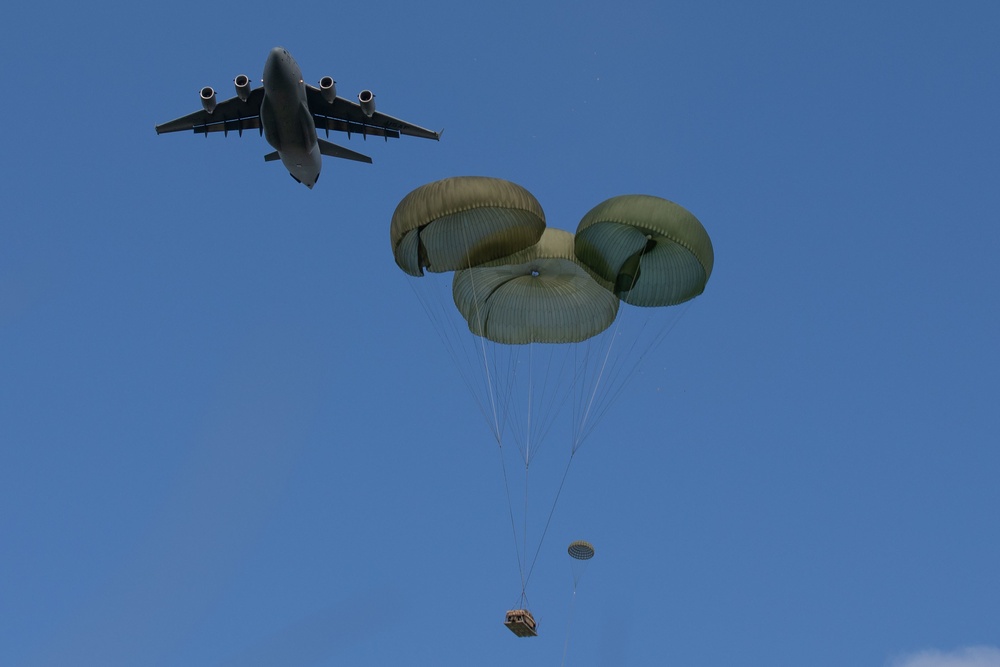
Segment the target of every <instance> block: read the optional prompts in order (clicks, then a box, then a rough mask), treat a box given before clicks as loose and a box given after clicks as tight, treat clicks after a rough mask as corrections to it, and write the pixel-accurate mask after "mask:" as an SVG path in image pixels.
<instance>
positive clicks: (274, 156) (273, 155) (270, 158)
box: [264, 151, 281, 162]
mask: <svg viewBox="0 0 1000 667" xmlns="http://www.w3.org/2000/svg"><path fill="white" fill-rule="evenodd" d="M280 159H281V156H280V155H278V151H274V152H273V153H268V154H267V155H265V156H264V162H274V161H275V160H280Z"/></svg>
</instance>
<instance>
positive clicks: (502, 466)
mask: <svg viewBox="0 0 1000 667" xmlns="http://www.w3.org/2000/svg"><path fill="white" fill-rule="evenodd" d="M497 452H498V453H499V454H500V469H501V470H502V471H503V489H504V492H506V494H507V512H508V513H509V514H510V532H511V534H512V535H513V536H514V555H515V556H517V572H518V575H519V576H520V577H521V599H522V600H524V599H525V594H524V589H525V588H527V586H528V580H527V579H526V578H525V576H524V565H525V564H524V561H522V560H521V550H520V549H519V548H518V546H517V524H516V523H515V522H514V506H513V504H512V503H511V500H510V482H508V481H507V464H506V463H505V462H504V460H503V447H498V448H497Z"/></svg>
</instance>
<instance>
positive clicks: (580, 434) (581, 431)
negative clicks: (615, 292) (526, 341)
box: [570, 318, 621, 456]
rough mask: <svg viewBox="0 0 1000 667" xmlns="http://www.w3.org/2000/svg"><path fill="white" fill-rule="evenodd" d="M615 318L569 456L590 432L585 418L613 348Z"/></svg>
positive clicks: (619, 323)
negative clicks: (612, 329)
mask: <svg viewBox="0 0 1000 667" xmlns="http://www.w3.org/2000/svg"><path fill="white" fill-rule="evenodd" d="M615 319H616V320H617V321H616V322H615V328H614V331H613V332H612V333H611V337H610V340H609V341H608V347H607V349H606V350H605V351H604V359H603V361H602V362H601V367H600V370H599V371H598V373H597V379H596V380H595V381H594V388H593V389H592V390H591V392H590V397H589V398H588V399H587V406H586V407H585V408H584V410H583V415H581V417H580V422H579V424H577V425H576V426H575V427H574V431H575V432H574V434H573V448H572V454H570V456H572V455H573V454H576V450H578V449H579V448H580V445H582V444H583V440H584V438H585V437H586V436H587V435H588V434H589V433H590V431H589V430H586V427H587V420H588V419H589V418H590V412H591V410H592V409H593V407H594V398H595V397H596V396H597V392H598V389H600V388H601V380H602V379H603V378H604V372H605V371H606V370H607V367H608V359H609V358H610V357H611V350H612V349H613V348H614V345H615V339H616V338H617V337H618V328H619V327H620V326H621V318H615Z"/></svg>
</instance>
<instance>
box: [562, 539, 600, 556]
mask: <svg viewBox="0 0 1000 667" xmlns="http://www.w3.org/2000/svg"><path fill="white" fill-rule="evenodd" d="M566 551H567V553H569V555H570V556H571V557H572V558H575V559H577V560H590V559H591V558H593V557H594V545H593V544H591V543H590V542H584V541H583V540H577V541H576V542H573V543H572V544H570V545H569V548H568V549H566Z"/></svg>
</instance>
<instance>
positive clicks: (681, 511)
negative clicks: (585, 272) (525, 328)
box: [0, 0, 1000, 667]
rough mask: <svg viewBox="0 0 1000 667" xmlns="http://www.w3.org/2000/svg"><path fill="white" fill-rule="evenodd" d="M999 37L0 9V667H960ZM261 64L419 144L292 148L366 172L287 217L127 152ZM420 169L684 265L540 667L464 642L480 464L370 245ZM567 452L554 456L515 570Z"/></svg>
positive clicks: (985, 458) (252, 175)
mask: <svg viewBox="0 0 1000 667" xmlns="http://www.w3.org/2000/svg"><path fill="white" fill-rule="evenodd" d="M234 9H235V10H234ZM998 29H1000V8H998V6H997V5H996V4H995V3H991V2H974V1H969V2H963V3H957V4H954V5H953V6H950V7H948V8H947V9H945V8H943V5H940V4H939V3H921V2H917V3H870V2H869V3H847V4H845V3H838V4H836V6H833V5H831V6H827V7H815V6H808V7H807V6H805V5H803V4H802V3H795V2H768V3H759V4H757V5H756V6H752V7H751V6H748V5H747V4H746V3H724V2H723V3H701V2H699V3H656V2H631V1H629V0H626V1H624V2H618V3H613V4H609V3H597V2H583V3H545V2H541V3H539V2H520V1H512V2H505V3H496V4H493V5H484V4H476V3H459V2H438V1H435V0H429V1H428V2H423V3H407V4H405V5H403V4H399V5H393V4H392V3H390V4H388V5H386V4H380V5H370V4H369V5H358V4H353V5H343V4H334V5H331V4H329V3H300V4H299V5H298V6H296V8H295V9H286V8H282V7H281V6H279V5H278V4H275V3H262V2H258V1H257V0H251V1H249V2H246V3H242V4H240V5H239V6H238V7H235V8H234V7H233V6H224V5H220V4H217V3H216V4H213V3H184V2H182V3H180V4H178V3H174V4H172V5H170V7H169V8H166V7H164V6H161V7H159V8H157V9H150V8H148V7H145V6H141V5H131V4H126V3H120V4H119V3H101V2H98V3H96V4H95V3H89V4H83V5H73V6H66V5H65V3H54V4H53V3H43V2H40V3H35V4H30V5H28V4H24V5H22V6H20V7H17V8H12V9H10V10H9V11H8V17H7V20H5V21H4V22H3V23H2V25H0V36H2V39H0V44H2V46H0V49H2V52H3V56H4V61H5V62H6V63H7V67H6V68H5V69H4V74H3V81H4V83H5V86H4V89H5V91H6V97H5V104H4V105H3V108H2V111H0V114H2V117H3V120H4V126H5V128H6V130H7V131H6V133H5V149H4V152H3V158H2V161H0V168H2V183H3V185H2V189H0V206H2V209H0V210H2V211H3V213H2V219H3V221H2V222H0V535H2V540H0V618H2V622H0V628H2V629H0V663H3V664H10V665H219V666H229V665H261V666H276V665H283V666H293V667H294V666H299V665H302V666H305V665H345V664H349V665H383V664H401V663H406V664H435V665H509V664H530V665H556V664H560V663H561V662H562V661H563V654H564V648H565V649H566V658H565V663H566V664H572V665H602V666H603V665H702V666H706V667H712V666H716V665H718V666H729V665H736V664H738V665H768V666H773V665H788V666H799V665H813V666H816V667H825V666H842V665H879V666H881V665H893V666H894V667H899V666H905V667H944V666H948V667H958V666H961V667H973V666H975V667H980V665H997V664H1000V657H998V656H1000V649H998V648H997V647H998V646H1000V631H998V628H1000V625H998V623H997V619H998V618H1000V579H998V577H997V566H996V564H997V563H998V562H1000V524H998V521H997V518H996V517H997V508H998V507H1000V483H998V482H1000V450H998V446H997V435H996V434H997V431H998V426H1000V423H998V419H1000V418H998V416H997V415H998V412H997V410H996V405H997V399H998V394H1000V391H998V379H1000V352H998V347H997V340H998V339H1000V314H998V313H1000V308H998V306H1000V303H998V301H1000V298H998V296H997V294H998V292H997V286H998V285H1000V273H998V270H997V268H996V256H997V254H998V250H1000V231H998V226H997V224H996V222H997V211H998V210H1000V188H998V187H997V185H998V183H1000V178H998V177H1000V157H998V156H1000V141H998V131H997V124H996V116H997V113H996V111H997V108H998V102H1000V89H998V87H997V81H998V74H1000V72H998V69H1000V66H998V63H1000V46H998V43H997V40H996V35H997V33H998ZM275 45H282V46H285V47H286V48H288V49H289V51H290V52H291V53H292V54H293V55H294V56H295V57H296V59H297V60H298V62H299V64H300V65H301V67H302V70H303V74H304V76H305V78H306V80H307V81H309V82H312V83H315V82H316V81H318V80H319V78H320V77H322V76H324V75H327V74H330V75H332V76H333V77H334V78H335V79H336V80H337V81H338V90H339V92H340V93H341V94H342V95H345V96H353V95H355V94H356V93H357V91H359V90H361V89H362V88H371V89H372V90H374V92H375V93H376V96H377V98H376V100H377V103H378V106H379V109H380V110H383V111H385V112H386V113H390V114H392V115H396V116H399V117H402V118H406V119H407V120H410V121H412V122H414V123H417V124H419V125H423V126H426V127H431V128H440V127H444V128H445V130H446V131H445V133H444V136H443V138H442V141H441V142H440V143H434V142H429V141H423V140H419V139H413V138H403V139H400V140H398V141H391V142H388V143H384V142H381V141H379V140H370V141H368V142H364V143H363V142H362V141H360V140H359V139H358V138H357V137H355V138H353V139H351V140H350V142H347V141H346V138H345V137H332V136H331V140H335V141H338V142H340V143H344V144H345V145H346V146H348V147H350V148H352V149H354V150H360V151H361V152H364V153H367V154H369V155H371V156H372V157H373V158H374V164H373V165H364V164H358V163H353V162H348V161H343V160H341V161H337V160H332V159H326V161H325V163H324V169H323V175H322V178H321V179H320V181H319V184H318V185H317V186H316V188H315V189H314V190H313V191H309V190H307V189H306V188H304V187H302V186H300V185H298V184H296V183H294V182H293V181H292V180H291V179H290V178H289V177H288V176H287V174H286V173H285V171H284V170H283V169H282V167H281V166H280V164H279V163H267V164H265V163H264V161H263V159H262V156H263V155H264V153H266V152H268V151H269V150H270V148H269V147H268V146H267V144H266V142H265V141H264V140H263V139H262V138H259V137H257V136H253V135H251V136H244V137H243V138H242V139H240V138H237V137H234V136H230V137H229V138H223V137H221V136H211V137H208V138H207V139H206V138H202V137H197V136H193V135H186V134H178V135H167V136H156V134H155V133H154V131H153V126H154V124H155V123H159V122H164V121H166V120H169V119H172V118H175V117H177V116H180V115H183V114H186V113H188V112H190V111H193V110H195V109H196V108H198V101H197V91H198V89H199V88H200V87H201V86H204V85H212V86H214V87H215V88H216V89H217V90H218V91H219V94H220V96H226V95H228V94H230V91H231V83H230V82H231V81H232V79H233V77H235V76H236V75H237V74H240V73H245V74H248V75H250V77H251V78H252V79H254V80H255V81H256V80H259V78H260V74H261V71H262V68H263V64H264V59H265V57H266V55H267V52H268V50H269V49H270V48H271V47H273V46H275ZM456 175H485V176H495V177H500V178H506V179H509V180H512V181H514V182H516V183H519V184H520V185H523V186H524V187H526V188H527V189H528V190H530V191H531V192H532V193H533V194H534V195H535V196H536V197H537V198H538V200H539V201H540V202H541V204H542V206H543V207H544V209H545V212H546V216H547V219H548V223H549V225H551V226H554V227H560V228H563V229H569V230H572V229H574V228H575V226H576V224H577V222H578V221H579V219H580V218H581V217H582V216H583V214H584V213H586V211H588V210H589V209H590V208H591V207H592V206H594V205H595V204H597V203H598V202H600V201H602V200H604V199H606V198H608V197H611V196H614V195H619V194H626V193H643V194H652V195H657V196H660V197H665V198H667V199H670V200H673V201H676V202H678V203H679V204H681V205H682V206H684V207H686V208H688V209H689V210H690V211H692V212H693V213H694V214H695V215H697V216H698V218H699V219H700V220H701V221H702V223H703V224H704V225H705V227H706V228H707V230H708V231H709V233H710V234H711V236H712V239H713V243H714V247H715V253H716V263H715V271H714V273H713V275H712V278H711V281H710V282H709V285H708V288H707V290H706V291H705V293H704V295H703V296H701V297H699V298H698V299H697V300H695V301H693V302H692V303H691V304H690V306H689V307H686V308H685V309H684V310H683V312H682V313H681V316H680V317H679V319H677V320H676V324H675V326H674V327H673V328H672V329H671V330H670V332H669V335H668V336H667V338H666V339H665V341H664V342H663V343H662V344H661V345H659V346H658V347H657V348H656V349H655V350H653V351H651V352H649V353H648V354H646V355H645V356H644V357H643V358H642V363H641V368H640V370H639V372H637V373H636V374H635V375H634V376H633V378H632V380H631V382H630V383H629V384H628V386H627V387H626V388H625V389H624V391H623V393H622V394H621V396H620V397H619V398H618V400H617V401H616V402H615V403H614V404H613V405H612V406H611V409H610V410H609V412H608V413H607V415H606V416H605V417H604V418H603V419H602V420H601V422H600V423H599V425H598V427H597V429H596V430H595V432H594V434H593V435H592V436H591V438H590V439H589V440H588V441H587V443H586V446H585V447H583V448H582V449H581V450H580V451H579V453H578V454H577V456H576V457H575V458H574V461H573V465H572V470H571V472H570V475H569V477H568V479H567V482H566V486H565V487H564V490H563V493H562V495H561V497H560V499H559V504H558V506H557V509H556V512H555V515H554V518H553V520H552V524H551V526H550V528H549V532H548V533H547V535H546V538H545V541H544V542H543V544H542V548H541V550H540V552H539V554H540V555H539V559H538V564H537V567H536V570H535V572H534V573H533V575H532V579H531V582H530V587H529V590H528V595H529V600H530V602H531V607H532V610H533V611H534V613H535V615H536V617H537V618H538V619H539V622H540V629H541V634H540V636H539V637H538V638H537V639H531V640H527V639H517V638H515V637H514V636H513V635H511V634H510V633H509V632H508V631H507V630H505V629H504V628H503V627H502V625H501V622H502V618H503V613H504V611H506V609H507V608H509V606H510V605H511V603H512V602H514V601H515V600H516V599H517V597H518V594H519V592H520V584H519V581H518V569H517V559H516V557H515V551H514V548H513V547H512V534H511V522H510V519H509V514H508V505H507V502H506V499H505V496H504V487H503V481H502V474H501V471H500V466H499V465H498V457H497V452H498V450H497V446H496V443H495V442H494V441H493V440H492V438H491V436H490V433H489V429H488V428H487V426H486V423H485V422H484V420H483V418H482V415H481V414H480V413H479V411H478V409H477V407H476V404H475V402H474V401H473V400H472V399H471V397H470V396H469V392H468V390H467V388H466V386H465V385H464V384H463V383H462V381H461V380H460V377H459V375H458V373H456V369H455V364H453V363H452V360H451V357H450V356H449V355H448V353H447V351H446V350H445V348H444V347H443V346H442V345H441V342H440V340H439V337H438V332H437V331H436V330H435V327H434V326H433V325H432V324H431V323H430V321H429V320H428V318H427V317H426V316H425V313H424V311H423V310H422V309H421V307H420V305H419V303H418V301H417V299H416V298H415V294H414V290H412V289H411V285H410V284H408V282H409V279H408V277H407V276H405V275H404V274H402V272H400V271H399V270H398V269H397V268H396V266H395V265H394V263H393V261H392V254H391V251H390V247H389V238H388V227H389V220H390V218H391V215H392V212H393V210H394V208H395V206H396V204H397V203H398V202H399V200H400V199H401V198H402V197H403V196H405V195H406V193H408V192H409V191H411V190H412V189H414V188H416V187H418V186H419V185H422V184H424V183H427V182H429V181H433V180H437V179H440V178H444V177H448V176H456ZM565 461H566V442H565V436H564V435H562V434H560V433H559V432H558V431H556V430H554V431H553V433H552V434H551V435H550V442H548V443H547V444H546V448H545V450H544V451H542V452H541V453H540V455H539V459H538V463H537V469H536V466H535V464H533V468H532V471H531V491H532V494H533V495H532V496H531V497H532V499H533V500H535V502H534V503H533V504H532V506H531V507H532V513H529V523H528V524H527V526H528V532H529V536H530V535H537V534H538V533H539V527H540V523H539V522H541V523H542V524H543V523H544V515H545V512H546V510H547V508H548V507H549V505H550V503H549V500H548V499H549V498H550V497H551V495H552V494H554V492H555V489H556V488H557V487H558V482H559V478H560V475H561V472H562V470H563V467H564V465H565ZM534 494H537V495H534ZM514 509H517V506H516V504H515V508H514ZM576 539H587V540H589V541H591V542H592V543H593V544H594V545H595V547H596V550H597V555H596V557H595V558H594V559H593V561H591V562H590V564H589V566H588V568H587V570H586V573H585V575H584V577H583V578H582V579H581V581H580V585H579V589H578V592H577V596H576V600H575V606H574V607H573V616H572V626H571V633H567V627H568V626H569V610H570V600H571V597H572V591H573V578H572V570H571V567H570V563H569V561H568V557H567V556H566V554H565V546H566V545H567V544H568V543H569V542H570V541H572V540H576ZM529 540H530V537H529ZM567 635H568V637H569V640H568V642H567Z"/></svg>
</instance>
